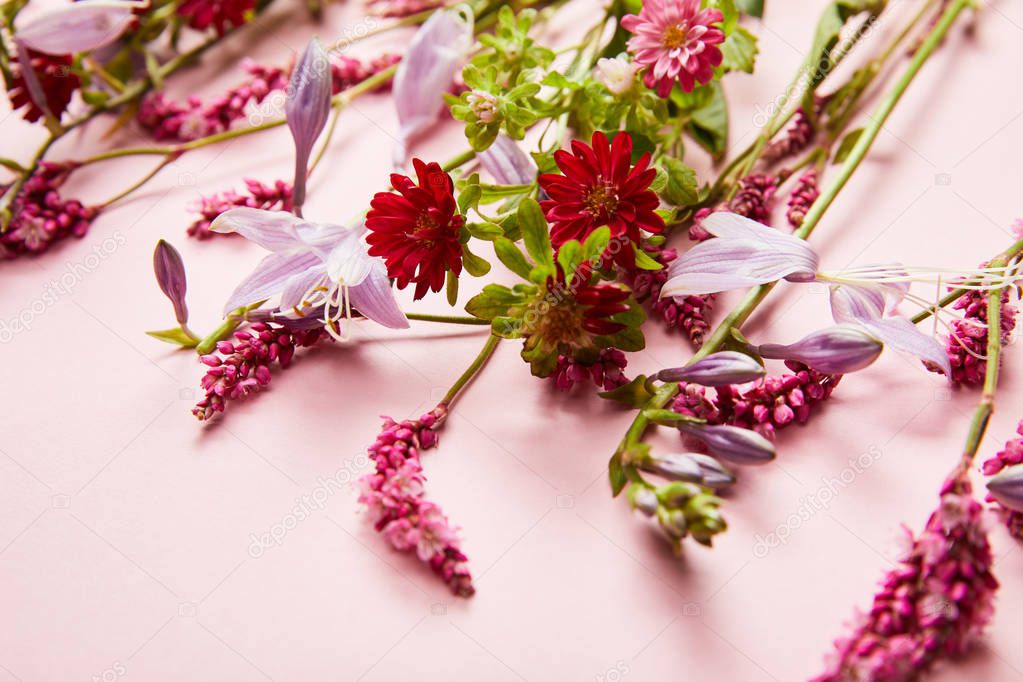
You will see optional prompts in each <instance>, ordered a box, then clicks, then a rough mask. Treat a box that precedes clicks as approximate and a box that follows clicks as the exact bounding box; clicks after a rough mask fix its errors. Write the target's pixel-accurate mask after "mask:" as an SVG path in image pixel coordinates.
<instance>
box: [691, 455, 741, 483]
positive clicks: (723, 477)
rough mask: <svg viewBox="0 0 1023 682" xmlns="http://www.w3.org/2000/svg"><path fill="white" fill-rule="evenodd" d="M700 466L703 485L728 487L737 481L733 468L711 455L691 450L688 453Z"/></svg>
mask: <svg viewBox="0 0 1023 682" xmlns="http://www.w3.org/2000/svg"><path fill="white" fill-rule="evenodd" d="M686 456H687V457H689V458H690V459H692V460H693V461H695V462H696V464H697V465H699V467H700V475H701V477H702V480H701V481H700V482H701V483H703V485H705V486H707V487H710V488H726V487H728V486H730V485H732V484H733V483H735V474H734V473H733V472H732V470H731V469H729V468H728V467H726V466H725V465H724V464H722V463H721V462H719V461H717V460H716V459H714V458H713V457H711V456H710V455H704V454H701V453H698V452H691V453H689V454H688V455H686Z"/></svg>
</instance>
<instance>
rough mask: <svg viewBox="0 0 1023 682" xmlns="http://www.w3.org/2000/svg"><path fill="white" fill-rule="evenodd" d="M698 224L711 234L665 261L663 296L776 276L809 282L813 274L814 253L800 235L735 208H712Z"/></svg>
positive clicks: (736, 285) (739, 286) (725, 288)
mask: <svg viewBox="0 0 1023 682" xmlns="http://www.w3.org/2000/svg"><path fill="white" fill-rule="evenodd" d="M701 224H702V227H703V229H705V230H707V231H708V232H709V233H710V234H712V235H714V236H715V237H716V239H707V240H706V241H702V242H700V243H699V244H697V245H696V246H694V247H693V248H691V249H690V250H689V251H687V252H686V253H684V254H682V255H681V256H680V257H679V258H678V260H676V261H675V262H673V263H672V264H671V265H670V266H669V267H668V276H669V279H668V281H667V282H665V283H664V286H663V287H662V289H661V296H662V297H664V296H688V295H692V294H707V293H716V292H719V291H729V290H732V289H744V288H746V287H751V286H756V285H759V284H766V283H768V282H776V281H778V280H780V279H787V280H789V281H795V282H811V281H813V280H814V278H815V277H816V275H817V266H818V263H819V259H818V257H817V254H816V253H815V252H814V250H813V249H811V248H810V246H809V245H808V244H807V243H806V242H805V241H803V240H802V239H799V238H797V237H793V236H791V235H787V234H782V233H781V232H778V231H777V230H773V229H771V228H769V227H766V226H764V225H761V224H760V223H758V222H756V221H755V220H751V219H749V218H745V217H743V216H741V215H738V214H736V213H723V212H719V213H712V214H710V215H709V216H707V217H706V218H704V219H703V221H702V223H701Z"/></svg>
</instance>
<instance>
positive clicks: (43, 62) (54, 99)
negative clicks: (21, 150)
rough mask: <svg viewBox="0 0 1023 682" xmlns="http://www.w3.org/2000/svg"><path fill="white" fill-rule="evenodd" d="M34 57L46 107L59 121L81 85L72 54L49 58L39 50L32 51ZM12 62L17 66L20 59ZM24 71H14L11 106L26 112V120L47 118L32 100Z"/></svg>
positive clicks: (34, 67) (24, 116)
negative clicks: (72, 63) (73, 65)
mask: <svg viewBox="0 0 1023 682" xmlns="http://www.w3.org/2000/svg"><path fill="white" fill-rule="evenodd" d="M28 54H29V57H31V62H32V68H33V69H34V70H35V73H36V78H37V79H38V80H39V85H40V86H41V87H42V89H43V93H44V94H45V95H46V107H47V108H48V109H49V110H50V113H51V114H53V115H54V117H56V118H57V119H59V118H60V116H61V114H63V113H64V112H65V111H66V110H67V105H68V104H69V103H70V102H71V96H72V95H74V94H75V90H77V89H78V88H79V86H80V85H81V81H80V80H79V79H78V74H76V73H75V72H74V71H72V70H71V61H72V59H71V55H49V54H43V53H42V52H36V51H35V50H29V51H28ZM12 61H13V62H14V63H15V64H17V61H16V58H15V59H12ZM22 68H24V67H23V66H22V65H21V64H18V65H17V68H16V69H15V71H14V78H13V80H12V81H11V84H10V88H8V94H9V95H10V98H11V107H12V108H14V109H22V108H24V111H23V112H22V113H21V117H22V118H24V119H25V120H26V121H30V122H33V123H34V122H35V121H38V120H39V119H40V118H42V117H43V115H44V112H43V110H42V109H41V108H39V105H38V104H37V103H36V102H35V100H33V99H32V96H31V95H30V94H29V91H28V87H27V86H26V85H25V78H24V76H23V74H22V72H21V70H22Z"/></svg>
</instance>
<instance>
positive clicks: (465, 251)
mask: <svg viewBox="0 0 1023 682" xmlns="http://www.w3.org/2000/svg"><path fill="white" fill-rule="evenodd" d="M462 265H464V266H465V271H466V272H468V273H469V274H470V275H472V276H473V277H482V276H483V275H485V274H487V273H488V272H490V263H489V262H488V261H487V260H486V259H485V258H480V257H479V256H477V255H476V254H475V253H473V252H472V251H470V250H469V248H468V247H466V246H463V247H462ZM452 305H453V304H452Z"/></svg>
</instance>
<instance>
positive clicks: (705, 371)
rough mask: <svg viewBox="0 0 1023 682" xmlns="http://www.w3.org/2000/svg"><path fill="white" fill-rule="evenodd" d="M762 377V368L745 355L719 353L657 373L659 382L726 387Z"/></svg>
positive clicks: (727, 351)
mask: <svg viewBox="0 0 1023 682" xmlns="http://www.w3.org/2000/svg"><path fill="white" fill-rule="evenodd" d="M762 376H764V368H763V366H762V365H761V364H760V363H759V362H757V361H756V360H755V359H753V358H751V357H750V356H748V355H746V354H745V353H738V352H736V351H732V350H726V351H721V352H720V353H714V354H712V355H708V356H707V357H705V358H703V359H702V360H700V361H699V362H695V363H693V364H691V365H687V366H685V367H675V368H672V369H662V370H661V371H660V372H658V373H657V378H658V379H659V380H661V381H685V382H687V383H691V384H700V385H701V386H727V385H729V384H745V383H746V382H749V381H755V380H756V379H759V378H760V377H762Z"/></svg>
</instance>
